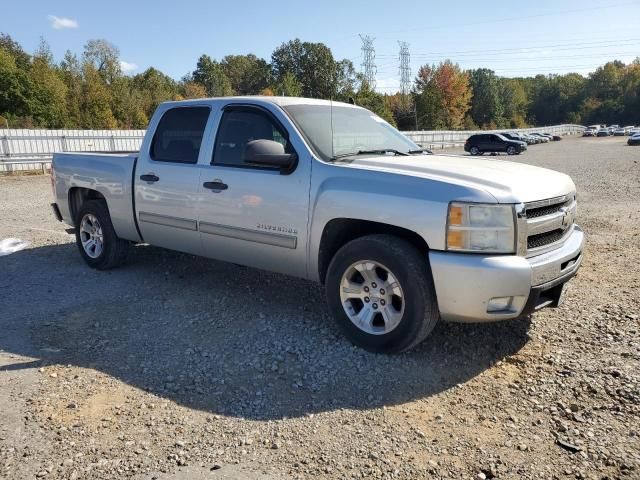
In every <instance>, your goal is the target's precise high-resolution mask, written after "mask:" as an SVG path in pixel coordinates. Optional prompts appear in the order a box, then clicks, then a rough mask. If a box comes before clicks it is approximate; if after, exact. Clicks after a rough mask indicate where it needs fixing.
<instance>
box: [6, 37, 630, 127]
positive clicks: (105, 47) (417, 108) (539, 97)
mask: <svg viewBox="0 0 640 480" xmlns="http://www.w3.org/2000/svg"><path fill="white" fill-rule="evenodd" d="M228 95H286V96H303V97H313V98H326V99H329V98H332V99H334V100H338V101H354V102H355V103H356V104H358V105H361V106H364V107H366V108H368V109H370V110H372V111H374V112H376V113H377V114H378V115H380V116H382V117H383V118H385V119H386V120H387V121H389V122H390V123H392V124H394V125H396V126H398V127H399V128H400V129H402V130H413V129H416V128H417V129H424V130H434V129H451V130H455V129H475V128H517V127H526V126H529V125H550V124H559V123H578V124H592V123H620V124H638V123H640V59H636V60H635V61H633V62H632V63H630V64H628V65H626V64H624V63H622V62H620V61H613V62H609V63H607V64H605V65H603V66H601V67H599V68H597V69H596V70H595V71H594V72H593V73H590V74H589V75H588V76H586V77H585V76H583V75H580V74H577V73H569V74H565V75H536V76H534V77H522V78H505V77H500V76H498V75H496V74H495V72H493V71H492V70H490V69H486V68H478V69H473V70H463V69H461V68H460V67H459V65H458V64H456V63H454V62H452V61H450V60H446V61H444V62H441V63H439V64H437V65H436V64H433V65H423V66H421V67H420V68H419V70H418V74H417V76H416V78H415V81H414V84H413V88H412V91H411V92H410V94H408V95H404V96H403V95H401V94H400V93H395V94H382V93H379V92H377V91H375V90H374V89H373V88H371V86H370V85H368V84H367V82H366V81H365V80H364V78H363V76H362V75H361V74H360V73H358V72H357V71H356V68H355V66H354V64H353V62H352V61H350V60H348V59H342V60H337V59H336V58H334V56H333V54H332V52H331V50H330V49H329V47H327V46H326V45H324V44H322V43H314V42H303V41H301V40H299V39H295V40H291V41H289V42H285V43H283V44H282V45H280V46H279V47H278V48H276V49H275V50H274V51H273V53H272V55H271V58H270V61H269V62H268V61H266V60H264V59H262V58H259V57H257V56H256V55H253V54H247V55H227V56H225V57H223V58H222V59H220V60H216V59H213V58H211V57H210V56H208V55H201V56H200V58H199V59H198V61H197V63H196V65H195V68H194V70H193V72H191V73H189V74H188V75H185V76H184V77H183V78H181V79H180V80H178V81H176V80H174V79H173V78H171V77H169V76H168V75H165V74H164V73H162V72H161V71H160V70H157V69H155V68H148V69H147V70H145V71H144V72H142V73H139V74H136V75H126V74H125V73H124V72H123V71H122V69H121V65H120V57H119V51H118V49H117V48H116V47H115V46H113V45H112V44H110V43H109V42H107V41H106V40H90V41H89V42H87V44H86V45H85V46H84V51H83V52H82V54H81V55H80V56H78V55H76V54H74V53H72V52H70V51H67V52H66V54H65V55H64V58H63V59H62V60H61V61H59V62H56V61H55V60H54V58H53V55H52V53H51V50H50V48H49V46H48V44H47V43H46V42H45V41H44V40H42V41H41V43H40V45H39V47H38V48H37V49H36V51H35V52H33V54H29V53H27V52H25V51H24V49H23V48H22V47H21V46H20V44H19V43H18V42H16V41H15V40H13V39H12V38H11V37H10V36H9V35H5V34H0V128H3V127H4V126H5V125H9V126H10V127H11V128H88V129H115V128H120V129H134V128H146V125H147V123H148V121H149V118H150V117H151V115H152V114H153V112H154V110H155V108H156V107H157V106H158V104H159V103H161V102H163V101H166V100H180V99H188V98H202V97H219V96H228Z"/></svg>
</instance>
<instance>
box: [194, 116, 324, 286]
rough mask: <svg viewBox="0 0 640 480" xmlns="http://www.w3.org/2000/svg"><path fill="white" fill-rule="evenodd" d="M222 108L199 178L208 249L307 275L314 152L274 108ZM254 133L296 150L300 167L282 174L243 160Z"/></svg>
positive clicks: (240, 260)
mask: <svg viewBox="0 0 640 480" xmlns="http://www.w3.org/2000/svg"><path fill="white" fill-rule="evenodd" d="M221 107H222V110H221V112H220V116H219V117H218V118H219V124H218V128H217V131H216V134H215V139H214V142H213V145H212V146H211V150H210V154H209V155H211V156H210V157H209V162H204V163H208V164H207V165H203V169H202V171H201V176H200V185H199V204H200V207H199V212H198V217H199V228H200V235H201V239H202V248H203V255H206V256H208V257H211V258H217V259H220V260H225V261H229V262H233V263H238V264H241V265H248V266H251V267H257V268H262V269H265V270H271V271H276V272H281V273H286V274H289V275H295V276H299V277H306V275H307V273H306V259H307V255H306V252H307V222H308V215H309V186H310V182H311V156H310V153H309V151H308V149H307V148H306V146H305V145H304V142H303V141H302V139H301V138H300V137H299V135H298V134H297V132H296V130H295V129H294V128H293V127H292V126H291V124H290V121H289V120H288V118H287V117H286V116H285V114H284V113H283V112H282V111H281V110H280V109H279V108H278V107H277V106H274V105H257V104H256V105H253V104H234V103H231V104H227V105H222V106H221ZM257 139H266V140H273V141H277V142H280V143H282V144H283V145H284V148H285V151H286V152H287V153H294V152H295V153H296V154H297V155H298V161H297V164H296V165H295V167H294V168H293V169H291V170H290V171H286V172H283V171H280V170H279V169H277V168H271V167H261V166H256V165H250V164H247V163H245V161H244V158H243V156H244V150H245V147H246V145H247V143H248V142H250V141H251V140H257ZM213 187H216V188H213Z"/></svg>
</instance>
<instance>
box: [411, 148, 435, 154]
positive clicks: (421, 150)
mask: <svg viewBox="0 0 640 480" xmlns="http://www.w3.org/2000/svg"><path fill="white" fill-rule="evenodd" d="M408 153H409V155H416V154H418V153H427V154H429V155H433V152H432V151H431V150H429V149H428V148H419V149H417V150H409V152H408Z"/></svg>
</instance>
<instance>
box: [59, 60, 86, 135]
mask: <svg viewBox="0 0 640 480" xmlns="http://www.w3.org/2000/svg"><path fill="white" fill-rule="evenodd" d="M59 70H60V74H61V76H62V81H63V82H64V83H65V85H66V87H67V98H66V105H67V115H66V123H65V127H68V128H78V127H79V126H80V125H81V124H82V82H83V80H82V66H81V65H80V62H79V60H78V57H77V56H76V55H75V54H73V53H71V52H70V51H69V50H67V52H66V53H65V54H64V59H63V60H62V62H60V69H59Z"/></svg>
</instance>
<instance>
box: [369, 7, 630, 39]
mask: <svg viewBox="0 0 640 480" xmlns="http://www.w3.org/2000/svg"><path fill="white" fill-rule="evenodd" d="M628 5H634V6H637V5H638V3H637V2H635V1H630V2H623V3H612V4H607V5H599V6H595V7H590V8H574V9H567V10H558V11H555V12H544V13H539V14H536V15H519V16H516V17H506V18H497V19H496V18H494V19H491V20H478V21H475V22H468V23H455V24H450V25H432V26H430V29H431V30H446V29H450V28H455V29H459V28H461V27H466V26H473V25H483V24H491V23H507V22H522V21H529V20H530V19H532V18H541V17H552V16H556V15H566V14H567V13H588V12H590V11H593V10H605V9H606V10H608V9H611V8H615V7H622V6H628ZM418 30H424V26H421V27H415V28H404V29H402V30H387V31H381V32H377V33H378V36H380V34H389V35H396V34H398V33H405V34H406V33H407V32H411V31H418Z"/></svg>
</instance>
